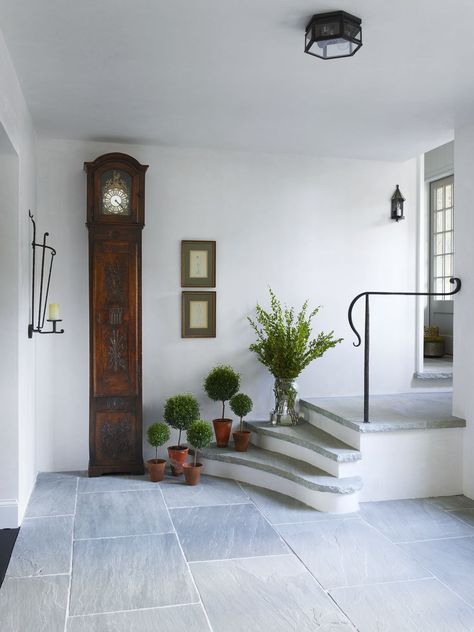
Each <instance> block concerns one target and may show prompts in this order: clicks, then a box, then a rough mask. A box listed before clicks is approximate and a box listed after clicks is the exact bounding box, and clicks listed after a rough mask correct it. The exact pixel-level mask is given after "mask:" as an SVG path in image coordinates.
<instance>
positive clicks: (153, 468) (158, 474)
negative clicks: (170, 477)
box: [146, 459, 166, 483]
mask: <svg viewBox="0 0 474 632" xmlns="http://www.w3.org/2000/svg"><path fill="white" fill-rule="evenodd" d="M146 465H147V468H148V473H149V475H150V481H152V482H153V483H158V482H159V481H162V480H163V479H164V477H165V465H166V460H165V459H150V460H149V461H147V462H146Z"/></svg>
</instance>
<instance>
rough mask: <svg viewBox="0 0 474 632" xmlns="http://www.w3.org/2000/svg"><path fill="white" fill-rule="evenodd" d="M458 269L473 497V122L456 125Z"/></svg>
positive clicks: (467, 475) (457, 347)
mask: <svg viewBox="0 0 474 632" xmlns="http://www.w3.org/2000/svg"><path fill="white" fill-rule="evenodd" d="M455 137H456V143H455V150H454V168H455V174H456V180H455V222H456V223H455V236H456V241H455V271H456V276H458V277H460V278H461V279H462V283H463V285H462V290H461V292H460V293H459V294H458V296H456V301H455V308H454V351H453V356H454V366H453V376H454V377H453V392H454V414H455V415H458V416H460V417H464V418H465V419H466V421H467V428H466V431H465V436H464V493H465V494H466V495H467V496H469V497H470V498H474V458H473V452H474V389H473V385H474V361H473V358H474V326H473V310H474V286H473V284H472V275H473V270H474V247H473V242H474V214H473V199H474V179H473V169H474V125H470V126H463V127H459V128H457V129H456V133H455Z"/></svg>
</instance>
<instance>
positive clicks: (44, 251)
mask: <svg viewBox="0 0 474 632" xmlns="http://www.w3.org/2000/svg"><path fill="white" fill-rule="evenodd" d="M28 215H29V218H30V220H31V223H32V224H33V241H32V242H31V247H32V248H33V258H32V270H31V320H30V323H29V325H28V338H33V333H37V334H63V333H64V329H58V328H57V324H58V323H59V322H61V320H60V319H58V320H50V319H48V322H51V323H52V329H51V330H49V331H44V330H43V328H44V323H45V319H46V306H47V304H48V294H49V286H50V283H51V272H52V269H53V262H54V257H55V256H56V250H55V249H54V248H53V247H52V246H49V245H48V244H47V243H46V241H47V238H48V237H49V233H44V235H43V241H42V243H37V241H36V223H35V220H34V219H33V213H32V212H31V211H28ZM37 253H38V257H40V258H41V276H40V282H39V288H38V289H39V297H38V303H37V304H36V257H37ZM45 267H46V268H47V272H46V276H47V281H46V288H45V287H44V282H45Z"/></svg>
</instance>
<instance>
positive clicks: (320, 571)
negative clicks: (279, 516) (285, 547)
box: [277, 519, 430, 588]
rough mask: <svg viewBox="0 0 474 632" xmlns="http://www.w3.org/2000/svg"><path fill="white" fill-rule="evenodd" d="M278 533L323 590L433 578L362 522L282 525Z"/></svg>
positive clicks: (337, 521)
mask: <svg viewBox="0 0 474 632" xmlns="http://www.w3.org/2000/svg"><path fill="white" fill-rule="evenodd" d="M277 529H278V531H279V532H280V534H281V535H282V536H283V538H284V539H285V540H286V542H287V543H288V544H289V546H290V547H291V548H292V549H293V551H294V552H295V553H296V555H297V556H298V557H299V558H300V560H301V561H302V562H303V563H304V565H305V566H306V567H307V568H308V569H309V570H310V571H311V573H312V574H313V575H314V576H315V577H316V579H317V580H318V581H319V582H320V584H321V585H322V586H323V588H334V587H339V586H352V585H357V584H369V583H375V582H386V581H395V580H404V579H419V578H422V577H427V576H429V575H430V573H428V572H427V571H426V570H425V569H424V568H423V567H421V566H420V565H418V564H416V563H415V562H414V561H413V560H412V559H411V558H410V556H409V555H408V554H405V552H404V551H402V550H401V549H400V548H399V547H398V546H397V545H395V544H393V543H392V542H390V541H388V540H387V539H386V538H384V537H383V536H382V535H381V534H380V533H378V532H377V531H376V530H375V529H373V528H372V527H370V526H369V525H367V524H366V523H364V522H363V521H362V520H354V519H347V520H344V519H340V520H330V521H327V522H312V523H302V524H299V525H282V526H279V527H277Z"/></svg>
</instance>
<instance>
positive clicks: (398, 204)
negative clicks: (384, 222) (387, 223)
mask: <svg viewBox="0 0 474 632" xmlns="http://www.w3.org/2000/svg"><path fill="white" fill-rule="evenodd" d="M404 202H405V198H404V197H403V195H402V194H401V192H400V189H399V188H398V184H397V188H396V189H395V193H394V194H393V195H392V214H391V215H390V218H391V219H394V220H395V221H396V222H399V221H400V220H401V219H405V215H403V203H404Z"/></svg>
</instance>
